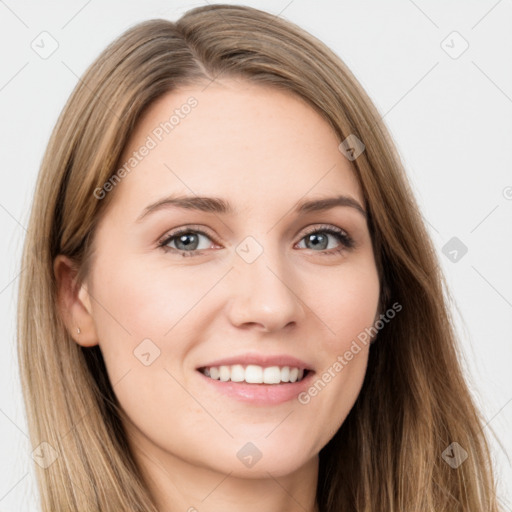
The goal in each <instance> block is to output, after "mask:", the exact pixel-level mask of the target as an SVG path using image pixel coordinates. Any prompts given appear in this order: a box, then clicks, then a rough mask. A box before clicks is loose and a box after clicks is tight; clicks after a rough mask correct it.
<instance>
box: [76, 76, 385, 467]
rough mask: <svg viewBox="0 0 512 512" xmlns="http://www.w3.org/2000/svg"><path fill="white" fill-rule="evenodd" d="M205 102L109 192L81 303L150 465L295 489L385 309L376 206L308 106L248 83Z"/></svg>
mask: <svg viewBox="0 0 512 512" xmlns="http://www.w3.org/2000/svg"><path fill="white" fill-rule="evenodd" d="M203 89H204V87H199V86H198V87H197V88H196V87H191V88H188V89H181V90H178V91H174V92H172V93H169V94H167V95H166V96H164V97H162V98H161V99H159V100H158V101H157V102H156V103H154V104H153V105H152V106H151V108H150V109H149V110H148V111H147V112H146V114H145V116H144V117H143V118H142V119H141V120H140V122H139V124H138V126H137V127H136V130H135V132H134V133H133V136H132V139H131V140H130V142H129V145H128V147H127V148H126V150H125V153H124V155H123V158H122V164H124V163H127V166H126V168H125V169H130V171H129V172H125V173H121V176H122V178H121V180H120V181H119V182H117V183H115V184H114V185H111V186H110V187H109V186H108V185H107V186H106V187H105V188H104V189H103V190H105V191H106V190H107V189H110V188H112V189H114V190H110V191H108V192H106V193H111V194H115V196H114V197H113V198H112V200H113V201H112V203H111V204H110V205H109V208H108V211H107V213H106V215H105V216H104V217H103V218H102V220H101V222H100V224H99V226H98V228H97V231H96V234H95V256H94V261H93V265H92V267H91V271H90V274H89V276H88V278H87V280H86V282H85V283H84V286H83V288H82V291H81V294H80V297H81V299H82V300H83V303H84V305H85V309H86V310H87V314H89V315H90V319H91V323H92V325H93V327H92V332H93V334H91V335H89V339H90V340H91V341H90V343H89V344H95V343H98V344H99V345H100V348H101V351H102V353H103V356H104V359H105V363H106V367H107V370H108V376H109V378H110V381H111V382H112V384H113V385H114V391H115V393H116V396H117V398H118V400H119V402H120V404H121V406H122V408H123V410H124V411H125V413H126V415H127V418H128V420H127V421H126V428H127V430H128V432H129V434H130V436H131V439H132V441H131V442H132V446H133V448H134V450H135V451H137V452H139V453H144V454H146V455H148V456H150V457H151V458H153V459H158V460H159V461H160V462H162V463H165V462H164V461H167V462H168V463H172V461H178V460H179V461H181V463H183V462H185V463H190V464H192V465H193V466H199V467H202V468H206V469H210V470H215V471H219V472H222V473H224V474H226V473H228V472H232V473H233V474H238V475H241V476H243V475H246V476H250V477H255V476H258V475H260V476H261V475H266V474H267V472H270V473H271V474H272V475H275V476H279V475H285V474H288V473H291V472H292V471H295V470H297V469H298V468H300V467H302V466H304V465H305V464H307V463H308V462H310V461H311V460H313V459H315V457H316V456H317V454H318V452H319V450H320V449H321V448H322V447H323V446H324V445H325V444H326V443H327V442H328V441H329V439H330V438H331V437H332V436H333V435H334V433H335V432H336V430H337V429H338V427H339V426H340V425H341V424H342V423H343V421H344V419H345V418H346V416H347V414H348V412H349V411H350V409H351V407H352V406H353V404H354V402H355V400H356V398H357V395H358V393H359V391H360V389H361V385H362V382H363V378H364V375H365V371H366V364H367V356H368V350H369V345H368V344H363V343H359V344H358V350H357V351H356V350H355V349H354V340H357V337H358V335H360V334H361V333H362V332H364V330H365V328H368V327H369V326H371V325H372V324H373V323H374V321H375V318H376V316H377V315H378V311H377V305H378V299H379V278H378V274H377V270H376V265H375V260H374V254H373V249H372V243H371V239H370V235H369V231H368V226H367V221H366V217H365V212H364V211H365V204H364V201H363V196H362V191H361V189H360V186H359V184H358V181H357V179H356V177H355V174H354V171H353V169H352V168H351V163H350V162H349V161H348V160H347V159H346V158H345V156H344V155H343V154H342V153H341V152H340V151H339V150H338V145H339V143H340V141H339V140H338V138H337V137H336V135H335V133H334V132H333V130H332V129H331V128H330V126H329V125H328V123H327V122H326V121H325V120H324V119H323V118H322V117H321V116H320V115H319V114H318V113H316V112H315V111H314V110H313V109H312V108H311V107H310V106H308V105H307V104H306V103H305V102H303V101H302V100H301V99H300V98H298V97H296V96H294V95H292V94H289V93H285V92H281V91H278V90H274V89H272V88H267V87H265V86H262V85H256V84H250V83H247V82H244V81H235V80H225V81H222V82H220V81H216V82H214V83H213V84H211V85H210V86H208V87H207V88H206V89H204V90H203ZM190 97H194V98H195V101H190V100H189V103H188V105H189V106H190V108H186V107H184V105H187V100H188V99H189V98H190ZM176 109H177V110H176ZM173 114H175V118H174V120H171V123H172V128H169V119H170V118H171V116H172V115H173ZM178 118H179V120H178V121H177V119H178ZM166 122H167V123H168V124H167V125H166V124H165V123H166ZM166 129H167V131H166ZM167 132H168V133H167ZM144 146H145V147H146V148H147V150H144V149H142V148H143V147H144ZM134 152H135V153H134ZM130 159H132V160H130ZM130 163H131V167H130ZM122 164H121V165H122ZM98 195H101V194H100V193H98ZM178 198H181V200H178ZM199 198H210V199H203V200H200V199H199ZM331 198H337V201H336V202H333V203H332V204H331V205H330V207H329V208H325V206H326V205H325V204H324V205H323V206H324V208H320V206H322V204H321V203H315V202H317V201H319V200H324V199H331ZM340 198H341V199H340ZM98 200H100V199H98ZM173 201H174V202H173ZM306 203H308V204H309V207H308V206H307V205H306V206H304V204H306ZM315 204H316V207H315ZM301 206H302V208H301ZM348 352H351V353H352V357H350V356H349V355H348V354H347V353H348ZM347 359H348V360H347ZM336 363H338V364H336ZM340 366H341V369H340ZM286 367H288V368H289V369H286ZM303 370H304V371H303ZM208 374H209V376H208ZM327 374H329V375H330V378H329V375H328V376H327V377H326V375H327ZM301 375H302V379H301V380H299V381H296V382H290V380H293V379H295V378H300V377H301ZM261 379H264V382H261ZM286 381H288V382H286ZM319 381H320V384H319ZM315 389H316V392H315Z"/></svg>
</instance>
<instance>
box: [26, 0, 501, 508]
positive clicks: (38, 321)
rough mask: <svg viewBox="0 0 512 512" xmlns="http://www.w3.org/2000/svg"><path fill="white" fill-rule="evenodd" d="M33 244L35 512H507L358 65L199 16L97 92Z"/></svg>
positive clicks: (279, 36) (235, 21)
mask: <svg viewBox="0 0 512 512" xmlns="http://www.w3.org/2000/svg"><path fill="white" fill-rule="evenodd" d="M28 233H29V234H28V236H27V239H26V243H25V249H24V256H23V266H24V267H26V268H27V269H29V270H30V271H27V272H25V273H24V274H23V275H22V281H21V285H20V303H19V332H18V338H19V355H20V364H21V372H22V378H23V385H24V397H25V401H26V406H27V411H28V417H29V425H30V435H31V439H32V443H33V446H34V448H35V452H34V460H35V461H36V462H37V465H36V469H37V471H38V473H37V475H38V479H39V485H40V492H41V499H42V508H43V510H44V511H57V510H66V511H84V510H87V511H102V512H105V511H119V510H138V511H150V510H151V511H159V512H166V511H174V510H189V511H193V510H198V511H203V510H211V511H214V510H224V511H226V510H240V509H243V510H246V511H252V510H262V509H263V510H268V511H278V510H287V511H295V510H297V511H298V510H307V511H321V512H331V511H332V512H334V511H342V510H343V511H349V510H353V511H358V512H361V511H367V512H370V511H372V512H374V511H376V510H379V511H385V510H386V511H410V510H422V511H432V512H433V511H436V512H439V511H456V510H458V511H477V510H478V511H481V510H486V511H498V505H497V500H496V497H495V488H494V482H493V473H492V468H491V465H490V458H489V452H488V447H487V443H486V440H485V438H484V435H483V433H482V420H481V417H480V415H479V413H478V411H477V409H476V408H475V405H474V403H473V401H472V398H471V396H470V393H469V392H468V388H467V385H466V383H465V381H464V378H463V375H462V372H461V368H460V365H459V362H458V353H457V345H456V342H455V338H454V331H453V327H452V323H451V319H450V317H449V312H448V307H447V305H446V303H445V301H444V297H443V287H442V276H441V274H440V271H439V268H438V265H437V262H436V258H435V253H434V250H433V247H432V244H431V242H430V240H429V238H428V236H427V233H426V230H425V227H424V225H423V222H422V220H421V216H420V213H419V211H418V208H417V205H416V203H415V201H414V198H413V196H412V194H411V191H410V188H409V186H408V183H407V179H406V177H405V174H404V171H403V169H402V166H401V163H400V160H399V158H398V156H397V153H396V151H395V149H394V146H393V142H392V140H391V138H390V136H389V134H388V132H387V131H386V129H385V127H384V126H383V123H382V122H381V119H380V117H379V114H378V112H377V111H376V109H375V108H374V106H373V105H372V103H371V101H370V100H369V98H368V97H367V95H366V93H365V92H364V91H363V90H362V88H361V86H360V85H359V84H358V82H357V81H356V79H355V78H354V77H353V76H352V74H351V73H350V71H349V70H348V69H347V68H346V66H345V65H344V63H343V62H341V60H340V59H339V58H338V57H337V56H335V55H334V54H333V53H332V52H331V51H330V50H329V49H328V48H326V47H325V46H324V45H323V44H322V43H320V42H319V41H318V40H316V39H315V38H313V37H312V36H311V35H309V34H307V33H305V32H304V31H302V30H301V29H299V28H297V27H296V26H294V25H292V24H290V23H289V22H286V21H283V20H281V19H279V18H275V17H274V16H271V15H269V14H267V13H265V12H262V11H258V10H255V9H252V8H248V7H241V6H226V5H209V6H206V7H202V8H197V9H193V10H191V11H189V12H188V13H186V14H185V15H184V16H183V17H182V18H181V19H180V20H178V21H177V22H176V23H173V22H170V21H164V20H154V21H148V22H144V23H141V24H140V25H138V26H136V27H134V28H132V29H130V30H128V31H127V32H126V33H125V34H123V35H122V36H121V37H120V38H118V39H117V40H116V41H114V42H113V43H112V44H111V45H110V46H109V47H108V48H107V49H106V50H105V51H104V52H103V53H102V55H100V57H99V58H98V59H97V60H96V62H94V63H93V64H92V66H91V67H90V68H89V69H88V70H87V72H86V73H85V75H84V76H83V77H82V79H81V81H80V83H79V85H78V86H77V88H76V90H75V91H74V92H73V94H72V96H71V98H70V99H69V101H68V104H67V105H66V107H65V109H64V111H63V113H62V115H61V117H60V119H59V121H58V123H57V126H56V127H55V130H54V132H53V134H52V137H51V140H50V143H49V146H48V149H47V152H46V155H45V158H44V161H43V164H42V169H41V172H40V176H39V180H38V184H37V191H36V195H35V201H34V205H33V209H32V214H31V219H30V226H29V230H28Z"/></svg>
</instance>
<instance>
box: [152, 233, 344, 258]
mask: <svg viewBox="0 0 512 512" xmlns="http://www.w3.org/2000/svg"><path fill="white" fill-rule="evenodd" d="M191 233H193V234H198V235H204V236H206V237H207V238H210V239H212V236H210V235H209V234H208V233H206V232H204V231H203V230H201V229H199V228H196V227H195V226H187V227H183V228H179V229H177V230H176V231H172V232H171V233H168V234H167V235H166V236H165V237H164V238H163V239H162V240H161V241H160V242H158V247H159V248H161V249H163V250H164V251H165V252H173V253H176V254H179V255H181V256H183V257H188V256H199V255H201V254H203V253H202V252H201V251H202V250H201V249H194V250H193V251H180V250H179V249H175V248H174V247H168V246H167V244H168V243H169V242H171V241H172V240H173V239H174V238H177V237H179V236H180V235H183V234H191ZM314 233H325V234H329V235H332V236H334V237H335V238H337V240H338V241H339V242H340V246H339V247H337V248H336V249H330V250H324V251H314V252H317V253H319V254H323V255H326V256H336V255H338V254H340V253H341V252H343V251H345V250H347V249H352V248H353V247H354V241H353V239H352V238H351V237H350V236H349V235H348V233H347V232H346V231H345V230H343V229H340V228H337V227H335V226H331V225H321V226H315V227H313V228H311V229H309V230H307V231H306V232H305V233H304V235H303V236H302V238H301V239H300V240H299V242H300V241H302V240H303V239H304V238H306V237H307V236H309V235H312V234H314ZM212 241H213V242H215V240H212Z"/></svg>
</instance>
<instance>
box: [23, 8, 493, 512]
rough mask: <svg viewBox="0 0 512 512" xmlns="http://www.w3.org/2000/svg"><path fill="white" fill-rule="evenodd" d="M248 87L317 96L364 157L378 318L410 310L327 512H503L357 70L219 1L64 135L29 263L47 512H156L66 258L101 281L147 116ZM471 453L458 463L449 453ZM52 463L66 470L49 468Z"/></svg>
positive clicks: (31, 239) (106, 55)
mask: <svg viewBox="0 0 512 512" xmlns="http://www.w3.org/2000/svg"><path fill="white" fill-rule="evenodd" d="M219 76H221V77H238V78H244V79H247V80H251V81H253V82H258V83H262V84H265V85H271V86H274V87H279V88H281V89H285V90H287V91H291V92H293V93H295V94H297V95H299V96H301V97H302V98H304V99H305V100H306V101H307V102H308V103H309V104H310V105H312V106H313V107H314V108H315V109H316V110H317V111H318V112H319V113H320V114H321V115H323V116H324V118H325V120H326V121H327V122H328V123H329V124H330V126H331V127H332V129H333V130H334V131H335V132H336V134H337V135H338V136H339V139H340V141H343V140H344V139H345V138H346V137H347V136H348V135H350V134H353V135H356V136H357V137H358V138H359V139H360V140H361V141H363V143H364V145H365V151H364V153H363V154H362V155H360V156H359V157H358V158H357V159H356V160H354V161H353V162H352V163H353V168H354V172H355V173H356V175H357V177H358V179H359V181H360V184H361V186H362V190H363V192H364V197H365V201H366V203H367V205H368V222H369V228H370V233H371V236H372V240H373V245H374V249H375V257H376V261H377V266H378V270H379V274H380V278H381V307H382V310H384V309H386V307H389V305H390V304H391V303H393V302H395V301H397V302H399V303H400V304H401V305H402V308H403V309H402V311H401V312H400V314H399V315H397V317H396V318H395V319H394V320H393V322H390V323H389V324H388V325H386V326H385V327H384V328H383V329H382V330H381V331H380V332H379V335H378V338H377V341H376V342H375V343H374V344H373V345H372V347H371V350H370V354H369V361H368V369H367V374H366V377H365V381H364V384H363V387H362V390H361V393H360V395H359V397H358V399H357V401H356V403H355V405H354V407H353V409H352V410H351V412H350V414H349V415H348V417H347V418H346V420H345V421H344V423H343V425H342V426H341V427H340V429H339V430H338V432H337V433H336V434H335V435H334V437H333V438H332V439H331V441H330V442H329V443H328V444H327V445H326V446H325V447H324V448H323V449H322V450H321V452H320V474H319V485H318V490H317V501H318V504H319V508H320V510H321V511H322V512H335V511H341V510H343V511H345V512H349V511H357V512H375V511H380V512H384V511H403V512H405V511H408V512H409V511H413V510H414V511H420V510H421V511H422V512H443V511H445V512H447V511H450V512H454V511H464V512H469V511H471V512H477V511H478V512H481V511H484V510H485V511H486V512H497V511H498V504H497V499H496V497H495V487H494V485H495V484H494V477H493V472H492V468H491V464H490V456H489V448H488V445H487V441H486V439H485V438H484V434H483V432H482V426H483V421H482V418H481V416H480V414H479V412H478V411H477V409H476V407H475V405H474V402H473V399H472V397H471V395H470V393H469V391H468V386H467V384H466V382H465V379H464V376H463V373H462V370H461V365H460V353H459V350H458V348H457V344H456V340H455V336H454V329H453V326H452V319H451V318H450V315H449V309H448V304H447V300H446V298H445V286H444V283H443V278H442V275H441V273H440V270H439V266H438V264H437V261H436V255H435V251H434V248H433V246H432V243H431V241H430V239H429V237H428V235H427V232H426V229H425V226H424V223H423V221H422V219H421V216H420V213H419V211H418V207H417V205H416V202H415V200H414V198H413V196H412V193H411V190H410V188H409V185H408V182H407V179H406V176H405V173H404V170H403V166H402V164H401V162H400V158H399V156H398V154H397V152H396V149H395V147H394V144H393V141H392V140H391V137H390V135H389V133H388V131H387V129H386V128H385V126H384V124H383V122H382V120H381V116H380V115H379V113H378V112H377V110H376V109H375V107H374V106H373V104H372V102H371V101H370V99H369V98H368V96H367V95H366V93H365V92H364V90H363V89H362V87H361V86H360V85H359V83H358V82H357V80H356V79H355V77H354V76H353V75H352V74H351V72H350V71H349V70H348V69H347V67H346V66H345V64H344V63H343V62H342V61H341V60H340V58H339V57H337V56H336V55H335V54H334V53H333V52H332V51H331V50H330V49H328V48H327V47H326V46H325V45H324V44H322V43H321V42H320V41H318V40H317V39H315V38H314V37H313V36H311V35H310V34H308V33H306V32H305V31H303V30H301V29H300V28H298V27H296V26H295V25H293V24H292V23H290V22H287V21H285V20H283V19H280V18H276V17H274V16H272V15H270V14H268V13H265V12H263V11H260V10H257V9H253V8H249V7H243V6H229V5H208V6H205V7H200V8H196V9H193V10H191V11H189V12H187V13H186V14H185V15H184V16H183V17H182V18H180V19H179V20H178V21H177V22H171V21H167V20H151V21H146V22H143V23H140V24H138V25H136V26H135V27H133V28H131V29H130V30H128V31H127V32H125V33H124V34H123V35H121V36H120V37H119V38H118V39H116V40H115V41H114V42H113V43H112V44H111V45H110V46H109V47H108V48H107V49H106V50H105V51H104V52H103V53H102V54H101V55H100V56H99V58H98V59H97V60H96V61H95V62H94V63H93V64H92V65H91V66H90V67H89V69H88V70H87V71H86V72H85V74H84V75H83V77H82V78H81V80H80V81H79V83H78V85H77V86H76V88H75V90H74V92H73V94H72V95H71V97H70V99H69V100H68V102H67V104H66V106H65V108H64V110H63V112H62V114H61V116H60V118H59V120H58V122H57V125H56V127H55V129H54V131H53V133H52V136H51V139H50V141H49V144H48V148H47V151H46V154H45V156H44V160H43V163H42V167H41V171H40V174H39V177H38V182H37V189H36V193H35V198H34V203H33V207H32V211H31V216H30V223H29V227H28V234H27V237H26V240H25V245H24V253H23V263H22V265H23V268H25V272H24V273H23V274H22V276H21V281H20V288H19V304H18V350H19V361H20V369H21V376H22V385H23V392H24V400H25V403H26V410H27V417H28V423H29V431H30V439H31V442H32V445H33V447H34V448H35V447H36V446H38V445H39V444H40V443H42V442H45V443H47V444H45V445H43V448H44V449H45V450H49V454H50V455H48V457H50V459H49V460H48V464H45V465H44V467H41V466H40V465H36V471H37V478H38V484H39V490H40V495H41V502H42V510H43V511H44V512H57V511H66V512H83V511H85V510H87V511H90V512H100V511H101V512H119V511H120V510H123V511H128V510H130V511H144V512H148V511H154V512H155V511H156V510H157V509H156V506H155V505H154V502H153V500H152V498H151V496H150V493H149V491H148V489H147V486H146V485H145V482H144V478H143V476H142V474H141V473H140V470H139V468H138V467H137V465H136V463H135V462H134V459H133V457H132V455H131V453H130V451H129V449H128V444H127V442H126V437H125V433H124V431H123V428H122V423H121V421H120V417H121V414H122V411H120V407H119V404H118V403H117V400H116V397H115V393H114V391H113V385H115V383H111V382H109V379H108V377H107V373H106V369H105V365H104V362H103V359H102V356H101V352H100V350H99V347H93V348H84V347H81V346H79V345H78V344H77V343H76V342H75V341H74V340H73V339H72V337H71V336H70V334H69V333H68V332H67V330H66V328H65V325H64V323H63V321H62V320H61V318H60V316H59V314H58V309H57V306H56V301H57V298H56V283H55V277H54V275H53V260H54V258H55V257H56V256H57V255H58V254H64V255H67V256H68V257H70V258H71V259H72V260H73V261H74V262H75V264H76V268H77V270H78V271H79V274H78V275H79V278H78V283H80V281H81V280H82V279H83V278H84V277H85V276H86V275H87V272H88V269H89V262H90V256H91V254H92V251H93V241H94V233H95V227H96V226H97V224H98V221H99V219H100V218H101V215H102V214H103V212H104V211H105V209H106V207H107V205H108V204H109V202H110V200H111V198H112V196H113V194H114V193H115V191H113V192H111V193H110V194H108V195H107V197H105V198H104V199H103V200H101V201H99V200H98V199H96V197H95V194H94V191H95V190H96V189H97V188H98V187H102V186H103V184H104V183H106V182H107V181H108V180H109V178H111V177H112V175H113V174H114V173H115V172H116V171H117V166H118V165H119V159H120V156H121V152H122V150H123V148H124V147H125V145H126V143H127V140H128V138H129V136H130V134H131V132H132V131H133V128H134V126H135V125H136V123H137V121H138V120H139V119H140V117H141V115H142V114H143V112H144V111H145V110H146V109H147V107H148V106H149V105H150V104H151V103H152V102H153V101H154V100H155V99H157V98H158V97H160V96H162V95H163V94H165V93H167V92H169V91H172V90H175V89H177V88H179V87H180V86H183V85H190V84H199V83H207V81H208V80H215V79H216V78H217V77H219ZM452 442H457V443H458V444H459V445H460V446H461V447H462V448H463V449H464V450H465V451H466V452H467V453H468V454H469V457H468V458H467V460H466V461H464V462H463V463H462V464H461V465H460V466H459V467H457V468H453V467H451V466H450V465H449V464H447V463H446V462H445V460H444V459H443V457H442V454H443V452H444V451H445V449H447V447H449V445H451V443H452ZM53 459H55V460H53Z"/></svg>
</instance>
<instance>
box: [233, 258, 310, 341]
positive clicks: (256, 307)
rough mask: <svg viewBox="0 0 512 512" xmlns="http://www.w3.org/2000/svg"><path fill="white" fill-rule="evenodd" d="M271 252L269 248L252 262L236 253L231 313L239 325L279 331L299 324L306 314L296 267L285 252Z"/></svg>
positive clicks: (237, 325) (235, 324)
mask: <svg viewBox="0 0 512 512" xmlns="http://www.w3.org/2000/svg"><path fill="white" fill-rule="evenodd" d="M267 254H268V252H267V251H265V252H264V253H263V254H261V255H260V256H259V257H258V258H257V259H256V260H255V261H253V262H252V263H248V262H247V261H244V259H243V258H240V257H239V256H235V263H234V269H233V271H232V272H230V280H231V282H230V283H229V287H230V290H231V300H230V305H229V307H228V314H229V318H230V321H231V323H232V324H233V325H234V326H236V327H239V328H255V329H258V330H261V331H266V332H272V331H279V330H281V329H284V328H291V327H292V326H295V325H297V324H299V323H300V322H301V320H302V318H303V317H304V313H305V310H304V303H303V301H302V300H301V298H300V290H299V289H298V288H299V287H298V283H297V280H296V279H295V280H294V278H293V275H292V270H291V269H290V267H289V266H287V265H286V262H285V261H283V256H282V255H276V256H275V257H270V256H268V255H267Z"/></svg>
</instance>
